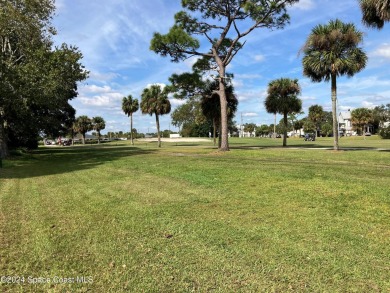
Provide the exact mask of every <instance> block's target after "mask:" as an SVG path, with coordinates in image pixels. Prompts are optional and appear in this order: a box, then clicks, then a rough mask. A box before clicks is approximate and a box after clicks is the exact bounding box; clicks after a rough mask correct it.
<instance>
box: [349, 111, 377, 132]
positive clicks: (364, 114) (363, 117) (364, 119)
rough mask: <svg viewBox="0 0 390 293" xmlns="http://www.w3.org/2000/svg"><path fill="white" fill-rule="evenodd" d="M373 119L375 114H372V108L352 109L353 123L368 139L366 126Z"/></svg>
mask: <svg viewBox="0 0 390 293" xmlns="http://www.w3.org/2000/svg"><path fill="white" fill-rule="evenodd" d="M372 120H373V115H372V110H370V109H367V108H357V109H355V110H352V112H351V122H352V125H354V126H355V127H357V128H360V131H361V133H362V135H363V137H364V139H366V136H365V135H364V126H366V125H367V124H368V123H370V122H372Z"/></svg>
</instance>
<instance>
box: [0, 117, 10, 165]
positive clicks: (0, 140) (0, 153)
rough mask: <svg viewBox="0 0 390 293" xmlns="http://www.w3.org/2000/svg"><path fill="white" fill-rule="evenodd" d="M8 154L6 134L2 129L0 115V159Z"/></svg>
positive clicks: (2, 123)
mask: <svg viewBox="0 0 390 293" xmlns="http://www.w3.org/2000/svg"><path fill="white" fill-rule="evenodd" d="M8 156H9V152H8V144H7V135H6V133H5V130H4V121H3V119H2V118H1V117H0V160H1V159H5V158H6V157H8Z"/></svg>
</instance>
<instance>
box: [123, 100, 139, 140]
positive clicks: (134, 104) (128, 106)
mask: <svg viewBox="0 0 390 293" xmlns="http://www.w3.org/2000/svg"><path fill="white" fill-rule="evenodd" d="M138 109H139V103H138V99H133V97H132V96H131V95H128V96H127V97H123V99H122V110H123V112H125V114H126V115H127V116H129V117H130V139H131V143H132V144H134V141H133V140H134V138H133V113H135V112H137V111H138Z"/></svg>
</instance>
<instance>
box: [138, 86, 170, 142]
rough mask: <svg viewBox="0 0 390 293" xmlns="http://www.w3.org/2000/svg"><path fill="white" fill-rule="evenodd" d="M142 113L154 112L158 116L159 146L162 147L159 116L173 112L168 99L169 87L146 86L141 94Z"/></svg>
mask: <svg viewBox="0 0 390 293" xmlns="http://www.w3.org/2000/svg"><path fill="white" fill-rule="evenodd" d="M141 97H142V99H141V105H140V106H141V111H142V114H149V115H150V116H152V115H153V114H154V115H155V116H156V126H157V138H158V147H161V137H160V120H159V118H158V117H159V116H160V115H164V114H169V112H171V103H170V102H169V100H168V89H167V88H165V89H162V87H161V86H160V85H157V84H154V85H152V86H150V87H148V88H145V89H144V90H143V92H142V95H141Z"/></svg>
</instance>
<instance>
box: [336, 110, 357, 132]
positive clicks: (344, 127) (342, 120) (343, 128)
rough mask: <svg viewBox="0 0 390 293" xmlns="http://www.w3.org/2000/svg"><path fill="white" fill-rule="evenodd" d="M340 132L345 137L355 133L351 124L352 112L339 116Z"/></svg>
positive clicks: (342, 113)
mask: <svg viewBox="0 0 390 293" xmlns="http://www.w3.org/2000/svg"><path fill="white" fill-rule="evenodd" d="M339 131H340V132H342V133H344V134H345V135H352V134H354V131H353V129H352V122H351V110H348V111H347V112H340V114H339Z"/></svg>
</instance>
